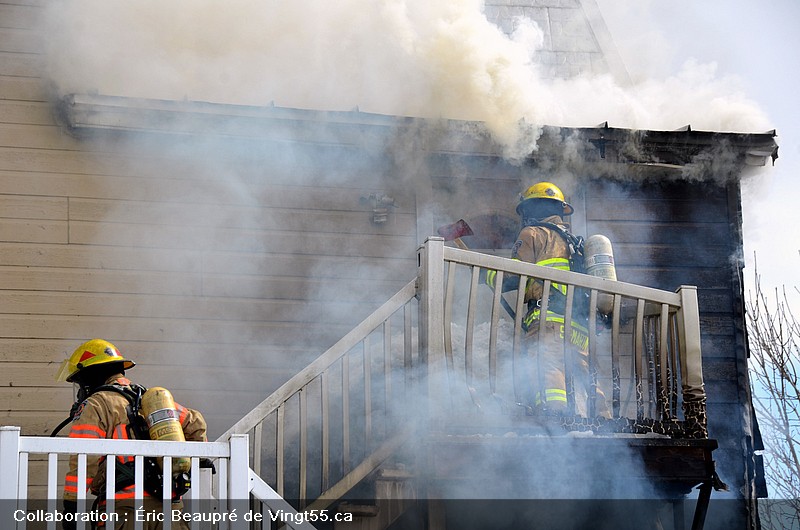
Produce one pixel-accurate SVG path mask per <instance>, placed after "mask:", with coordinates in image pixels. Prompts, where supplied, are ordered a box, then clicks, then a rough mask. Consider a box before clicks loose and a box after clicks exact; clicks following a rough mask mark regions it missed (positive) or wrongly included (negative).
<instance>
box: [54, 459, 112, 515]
mask: <svg viewBox="0 0 800 530" xmlns="http://www.w3.org/2000/svg"><path fill="white" fill-rule="evenodd" d="M106 475H108V473H106ZM57 490H58V453H48V455H47V510H48V511H49V512H50V513H53V512H54V511H55V510H56V498H57V496H58V491H57ZM112 511H113V510H112ZM109 513H110V512H109ZM55 528H56V522H55V521H48V523H47V530H55Z"/></svg>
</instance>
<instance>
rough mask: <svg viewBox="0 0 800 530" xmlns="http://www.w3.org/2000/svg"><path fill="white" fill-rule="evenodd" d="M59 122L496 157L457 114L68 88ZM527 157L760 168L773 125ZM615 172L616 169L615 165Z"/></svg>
mask: <svg viewBox="0 0 800 530" xmlns="http://www.w3.org/2000/svg"><path fill="white" fill-rule="evenodd" d="M58 107H59V113H58V114H59V116H60V119H61V121H62V122H63V124H64V126H65V127H66V128H67V129H68V130H69V131H70V132H71V133H72V134H74V135H76V136H79V137H80V136H88V135H95V134H98V133H104V132H105V133H109V132H118V133H161V134H170V135H203V136H208V135H215V136H219V137H224V138H229V139H233V140H236V139H241V140H244V139H257V140H258V141H261V142H263V141H274V142H291V143H300V144H314V145H335V146H342V147H353V148H362V147H363V148H369V147H370V146H375V145H382V144H383V143H384V142H386V141H390V140H391V139H392V138H396V137H397V136H398V135H400V134H405V133H407V132H408V131H409V130H413V129H422V128H428V129H430V128H436V129H437V130H439V131H442V132H446V133H448V134H446V135H440V139H439V141H437V142H436V143H435V145H433V144H429V143H426V144H425V145H424V146H423V148H424V149H426V150H428V151H431V152H434V153H445V154H449V155H467V156H496V157H502V149H501V147H500V146H498V145H496V144H495V143H494V142H492V141H491V138H490V135H489V133H488V131H487V130H486V128H485V127H484V126H483V124H480V123H477V122H466V121H458V120H426V119H422V118H412V117H398V116H387V115H381V114H373V113H365V112H360V111H359V110H358V109H354V110H352V111H319V110H306V109H293V108H285V107H275V106H272V105H270V106H265V107H255V106H245V105H230V104H218V103H207V102H196V101H169V100H154V99H136V98H126V97H119V96H101V95H92V94H71V95H69V96H66V97H64V98H63V99H62V100H61V102H60V104H59V106H58ZM541 132H542V134H541V138H540V141H539V148H538V149H537V150H536V151H535V152H533V153H531V154H530V157H529V158H530V159H531V162H533V163H535V162H536V159H537V158H539V157H540V156H544V155H543V153H545V154H546V153H548V152H552V151H553V150H557V149H558V146H559V145H561V144H563V143H564V142H577V143H578V144H579V145H580V147H581V150H580V152H581V154H582V156H583V157H584V158H585V160H586V161H588V162H591V163H594V164H595V165H596V166H598V167H600V168H601V172H602V167H611V166H614V167H615V168H616V170H618V169H619V167H620V166H630V167H635V168H636V169H638V170H642V171H645V172H647V171H648V170H652V171H666V172H669V171H670V170H684V169H685V168H686V167H687V166H691V165H693V164H697V163H698V160H703V159H711V158H725V159H726V160H727V161H728V162H729V163H730V164H733V165H735V166H736V167H738V168H743V167H745V166H764V165H766V163H767V160H768V159H772V161H773V162H774V160H775V159H776V158H777V157H778V145H777V143H776V141H775V136H776V133H775V131H774V130H772V131H767V132H764V133H731V132H714V131H695V130H692V128H691V127H690V126H687V127H683V128H681V129H679V130H675V131H658V130H640V129H626V128H615V127H610V126H609V125H608V123H603V124H601V125H599V126H596V127H585V128H581V127H550V126H545V127H543V128H542V130H541ZM616 170H615V171H616Z"/></svg>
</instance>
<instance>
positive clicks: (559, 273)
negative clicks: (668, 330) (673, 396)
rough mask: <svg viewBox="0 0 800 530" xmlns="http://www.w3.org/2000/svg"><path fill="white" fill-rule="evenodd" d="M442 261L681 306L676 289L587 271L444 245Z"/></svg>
mask: <svg viewBox="0 0 800 530" xmlns="http://www.w3.org/2000/svg"><path fill="white" fill-rule="evenodd" d="M444 259H445V261H455V262H458V263H460V264H462V265H474V266H477V267H482V268H485V269H494V270H502V271H504V272H505V273H507V274H508V273H510V274H519V275H524V276H528V277H535V278H539V279H542V280H551V281H553V282H558V283H564V284H572V285H575V286H576V287H583V288H586V289H595V290H597V291H601V292H603V293H608V294H619V295H621V296H625V297H629V298H646V299H647V300H648V301H650V302H654V303H658V304H669V305H672V306H676V307H680V306H681V296H680V294H678V293H677V292H670V291H664V290H661V289H656V288H654V287H646V286H643V285H637V284H633V283H625V282H621V281H612V280H607V279H605V278H598V277H596V276H590V275H588V274H581V273H578V272H572V271H564V270H559V269H555V268H553V267H543V266H541V265H535V264H533V263H528V262H526V261H520V260H514V259H509V258H504V257H501V256H492V255H490V254H482V253H480V252H475V251H471V250H462V249H459V248H453V247H448V246H445V247H444Z"/></svg>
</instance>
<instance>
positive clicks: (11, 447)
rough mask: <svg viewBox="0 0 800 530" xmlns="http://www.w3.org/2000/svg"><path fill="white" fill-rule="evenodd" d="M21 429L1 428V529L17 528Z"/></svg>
mask: <svg viewBox="0 0 800 530" xmlns="http://www.w3.org/2000/svg"><path fill="white" fill-rule="evenodd" d="M19 433H20V428H19V427H11V426H3V427H0V477H1V478H2V479H1V480H0V505H2V507H1V508H0V527H2V528H16V527H17V526H16V524H15V523H14V510H15V509H16V502H10V501H11V500H15V499H18V498H19V495H18V494H19V492H18V491H17V488H18V484H19Z"/></svg>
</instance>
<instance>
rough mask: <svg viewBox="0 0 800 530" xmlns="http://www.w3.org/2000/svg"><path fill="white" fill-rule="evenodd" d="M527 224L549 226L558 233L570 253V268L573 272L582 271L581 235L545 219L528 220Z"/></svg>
mask: <svg viewBox="0 0 800 530" xmlns="http://www.w3.org/2000/svg"><path fill="white" fill-rule="evenodd" d="M527 225H528V226H541V227H542V228H549V229H550V230H553V231H554V232H555V233H556V234H558V235H560V236H561V237H562V238H563V239H564V241H566V242H567V246H568V247H569V255H570V259H569V261H570V270H572V271H575V272H583V271H584V265H583V241H584V239H583V237H581V236H576V235H574V234H572V233H571V232H569V231H568V230H567V229H565V228H564V227H562V226H560V225H557V224H555V223H547V222H545V221H528V223H527Z"/></svg>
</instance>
